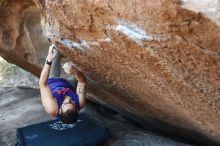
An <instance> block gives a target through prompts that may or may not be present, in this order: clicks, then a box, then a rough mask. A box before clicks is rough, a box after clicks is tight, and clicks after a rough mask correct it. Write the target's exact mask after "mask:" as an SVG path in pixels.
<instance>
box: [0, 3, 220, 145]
mask: <svg viewBox="0 0 220 146" xmlns="http://www.w3.org/2000/svg"><path fill="white" fill-rule="evenodd" d="M33 1H34V3H33V2H32V1H28V0H18V1H16V2H14V1H12V0H4V1H3V2H0V7H1V9H0V10H1V13H0V21H1V23H0V49H1V52H0V54H1V55H2V56H3V57H4V58H5V59H6V60H9V61H11V62H13V63H15V64H18V65H20V66H21V67H23V68H25V69H26V70H28V71H31V72H32V73H34V74H35V75H38V76H39V72H40V67H39V65H37V64H38V63H37V62H39V61H41V62H43V61H42V60H43V59H42V58H43V57H44V55H46V54H45V53H46V48H47V46H48V43H47V41H46V39H43V38H44V37H43V36H42V32H41V31H39V33H36V31H34V28H40V26H41V25H40V13H42V21H41V24H42V27H43V31H44V35H45V36H46V37H47V38H49V40H51V42H53V43H55V44H56V45H57V46H58V47H59V49H60V51H61V52H62V53H63V54H64V56H66V57H67V58H69V59H70V60H72V61H73V63H75V64H76V65H77V66H78V67H79V68H80V69H81V70H82V71H83V72H84V73H85V74H86V75H87V77H88V78H89V79H90V81H91V82H90V84H89V91H90V93H91V94H93V95H95V96H97V97H98V99H99V100H103V101H105V102H108V103H109V104H111V105H114V106H115V107H117V108H118V109H119V110H121V111H123V112H128V113H132V114H134V115H135V116H136V117H138V118H140V119H142V120H143V121H145V122H146V123H150V124H151V125H152V126H154V127H155V128H156V129H161V130H163V131H165V132H167V133H169V134H177V135H179V136H183V137H186V138H191V139H194V140H195V141H197V142H206V143H209V142H210V141H214V142H216V143H219V144H220V138H219V137H220V124H219V122H220V49H219V46H220V27H219V25H218V24H219V19H216V18H218V17H219V10H218V9H215V11H216V17H213V16H212V17H210V18H209V16H211V15H210V14H212V13H211V12H213V9H212V11H211V12H209V11H208V10H209V9H207V10H206V11H200V10H203V9H202V8H203V7H204V5H201V4H198V3H196V1H188V0H183V1H179V0H163V1H161V0H147V1H146V0H129V1H126V0H120V1H117V0H96V1H93V0H63V1H60V0H33ZM189 2H191V3H192V4H189ZM206 2H207V1H206ZM212 2H214V1H211V0H210V1H209V3H212ZM207 4H208V3H207ZM216 5H217V6H218V5H219V3H218V2H217V1H215V5H214V6H213V7H215V6H216ZM189 6H191V7H189ZM193 6H194V7H193ZM208 6H210V5H208ZM217 8H218V7H217ZM194 9H196V10H197V11H192V10H194ZM27 18H28V19H27ZM35 18H37V19H38V21H37V20H36V19H35ZM33 20H36V21H34V22H36V23H31V22H33ZM31 24H32V25H31ZM39 30H41V29H39ZM28 34H29V35H28ZM40 44H41V45H40ZM40 57H41V58H40ZM209 140H210V141H209Z"/></svg>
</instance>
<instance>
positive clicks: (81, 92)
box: [63, 63, 87, 108]
mask: <svg viewBox="0 0 220 146" xmlns="http://www.w3.org/2000/svg"><path fill="white" fill-rule="evenodd" d="M63 68H64V71H65V72H66V73H67V74H72V75H74V76H75V78H76V80H77V81H78V84H77V88H76V93H77V95H78V96H79V101H80V107H81V108H83V107H84V106H85V104H86V91H87V80H86V77H85V75H84V74H83V73H82V72H80V71H79V70H78V69H77V68H76V67H75V66H74V65H73V64H71V63H66V64H65V65H64V66H63Z"/></svg>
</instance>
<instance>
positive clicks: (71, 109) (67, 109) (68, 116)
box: [61, 98, 78, 124]
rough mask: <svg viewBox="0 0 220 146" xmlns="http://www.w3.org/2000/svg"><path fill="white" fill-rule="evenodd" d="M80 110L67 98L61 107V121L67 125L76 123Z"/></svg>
mask: <svg viewBox="0 0 220 146" xmlns="http://www.w3.org/2000/svg"><path fill="white" fill-rule="evenodd" d="M77 118H78V110H77V106H76V104H75V102H73V101H72V100H71V98H65V99H64V101H63V103H62V105H61V121H62V122H63V123H65V124H71V123H76V122H77Z"/></svg>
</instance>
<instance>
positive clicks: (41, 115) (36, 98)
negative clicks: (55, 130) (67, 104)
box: [0, 87, 187, 146]
mask: <svg viewBox="0 0 220 146" xmlns="http://www.w3.org/2000/svg"><path fill="white" fill-rule="evenodd" d="M81 112H85V113H86V114H88V115H90V116H91V117H92V118H94V119H95V120H98V121H100V122H102V123H104V124H105V125H106V126H107V127H108V128H109V130H110V134H111V137H110V138H109V139H108V140H106V141H105V142H104V143H102V145H103V146H187V144H183V143H181V142H178V141H175V140H172V139H169V138H166V137H162V136H159V135H156V134H153V133H151V132H148V131H145V130H143V129H141V128H140V127H138V126H137V125H136V124H134V123H133V122H131V121H130V120H128V119H126V118H124V117H123V116H121V115H120V114H118V113H117V112H114V111H111V110H109V109H106V108H103V107H102V106H100V105H97V104H95V103H90V102H88V105H87V107H86V108H84V109H83V110H82V111H81ZM50 119H53V118H52V117H50V116H48V115H47V114H46V113H45V111H44V109H43V106H42V104H41V101H40V94H39V90H38V89H33V88H25V87H22V88H21V87H20V88H18V87H0V125H1V126H0V146H14V145H15V143H16V128H18V127H23V126H26V125H30V124H34V123H39V122H44V121H47V120H50Z"/></svg>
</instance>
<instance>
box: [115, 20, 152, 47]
mask: <svg viewBox="0 0 220 146" xmlns="http://www.w3.org/2000/svg"><path fill="white" fill-rule="evenodd" d="M118 23H119V25H118V26H117V27H116V28H115V29H116V31H119V32H121V33H123V34H125V35H126V36H128V37H130V38H131V39H133V40H135V41H136V42H138V43H141V42H142V41H145V40H149V41H151V40H153V36H152V35H150V34H149V33H147V32H146V31H145V30H143V29H142V28H140V27H138V26H137V25H136V24H134V23H130V22H128V21H125V20H121V19H120V20H118Z"/></svg>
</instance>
